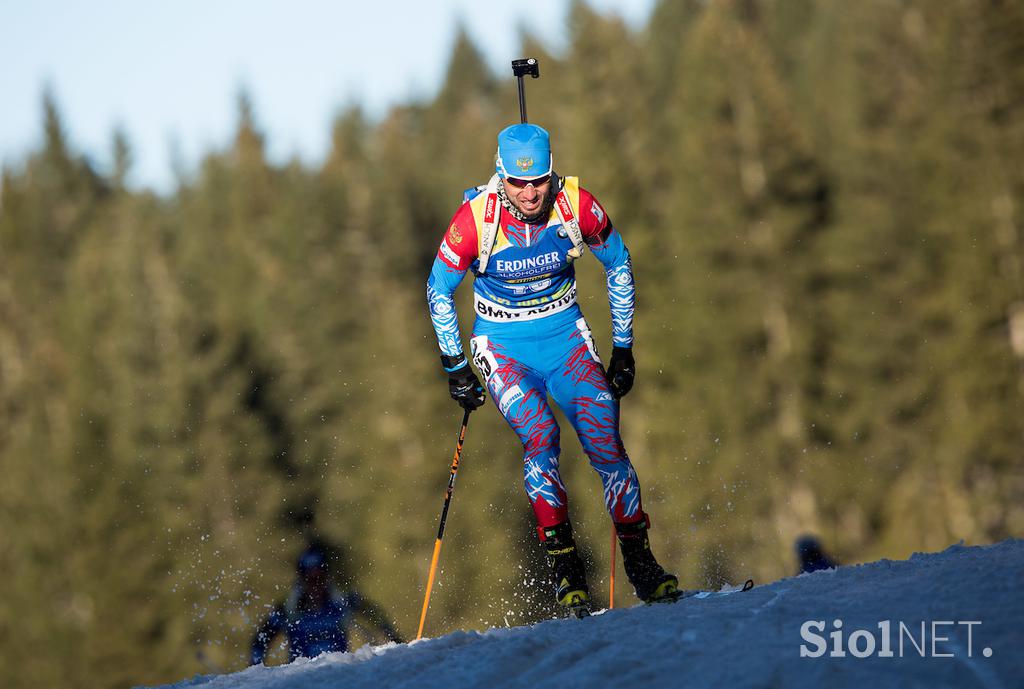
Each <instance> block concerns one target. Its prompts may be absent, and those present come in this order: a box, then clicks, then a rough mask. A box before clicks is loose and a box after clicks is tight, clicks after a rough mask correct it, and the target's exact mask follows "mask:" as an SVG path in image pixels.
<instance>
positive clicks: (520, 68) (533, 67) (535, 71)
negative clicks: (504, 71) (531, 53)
mask: <svg viewBox="0 0 1024 689" xmlns="http://www.w3.org/2000/svg"><path fill="white" fill-rule="evenodd" d="M512 74H514V75H516V79H518V80H519V120H520V121H521V122H522V123H523V124H526V89H525V88H524V87H523V77H525V76H526V75H527V74H529V75H530V76H531V77H533V78H534V79H536V78H537V77H539V76H540V63H538V62H537V58H535V57H528V58H524V59H522V60H512Z"/></svg>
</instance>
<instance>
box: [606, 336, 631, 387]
mask: <svg viewBox="0 0 1024 689" xmlns="http://www.w3.org/2000/svg"><path fill="white" fill-rule="evenodd" d="M635 377H636V363H635V362H634V361H633V350H632V349H629V348H628V347H612V360H611V362H610V363H609V364H608V373H607V378H608V387H610V388H611V389H612V395H614V396H615V399H621V398H623V397H625V396H626V393H628V392H629V391H630V390H632V389H633V378H635Z"/></svg>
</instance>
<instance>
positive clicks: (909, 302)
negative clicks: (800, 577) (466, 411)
mask: <svg viewBox="0 0 1024 689" xmlns="http://www.w3.org/2000/svg"><path fill="white" fill-rule="evenodd" d="M567 21H568V24H567V27H566V30H567V32H568V38H567V41H566V47H565V48H564V49H559V50H558V51H551V50H549V48H548V47H547V46H545V45H544V44H543V43H542V42H541V41H539V40H538V39H536V38H535V37H533V36H531V35H529V34H528V33H526V34H524V35H523V36H522V43H521V54H517V55H512V56H510V58H511V57H522V56H532V57H537V58H538V59H539V61H540V64H541V66H542V71H541V74H542V77H541V78H540V79H536V80H533V79H531V80H529V83H528V84H527V88H528V93H529V103H530V120H531V122H535V123H537V124H540V125H542V126H543V127H545V128H546V129H547V130H548V131H550V132H551V138H552V146H553V150H554V161H555V169H556V170H557V171H558V172H560V173H563V174H573V175H579V177H580V179H581V182H582V184H583V185H584V186H585V187H586V188H587V189H589V190H590V191H592V192H593V193H594V194H595V195H596V196H597V197H598V198H599V199H600V200H601V202H602V204H603V205H604V207H605V208H606V209H607V211H608V213H609V215H610V217H611V218H612V220H613V222H614V224H615V226H616V227H617V228H618V229H619V230H620V231H621V232H622V234H623V237H624V239H625V241H626V243H627V245H628V246H629V249H630V252H631V254H632V261H633V268H634V271H635V275H636V284H637V311H636V320H635V333H636V342H635V345H634V353H635V357H636V362H637V378H636V385H635V388H634V390H633V392H632V393H631V394H630V395H629V396H628V397H626V398H625V399H623V401H622V421H621V431H622V435H623V440H624V442H625V445H626V448H627V450H628V452H629V455H630V457H631V459H632V461H633V463H634V465H635V466H636V468H637V471H638V473H639V476H640V480H641V484H642V487H643V494H644V503H645V509H646V510H647V511H648V512H649V513H650V514H651V517H652V522H653V525H652V529H651V541H652V543H653V544H654V546H655V547H656V549H657V551H658V553H659V559H660V560H661V561H662V562H663V563H664V564H666V566H667V567H671V568H672V569H673V570H674V571H675V572H677V573H678V574H679V576H680V581H681V584H682V585H683V586H685V587H688V588H696V587H712V586H718V585H721V584H722V583H725V582H731V583H737V582H742V581H743V580H745V579H747V578H753V579H754V580H755V581H759V582H768V581H773V580H775V579H779V578H781V577H785V576H792V575H794V574H795V570H796V561H795V556H794V552H793V542H794V540H795V539H796V538H797V537H799V536H801V535H803V534H809V533H810V534H815V535H817V536H818V537H819V538H820V539H821V541H822V543H823V544H824V546H825V548H826V549H827V550H828V552H829V553H830V554H831V555H832V556H834V557H835V558H836V559H837V560H839V561H840V562H842V563H845V564H853V563H858V562H864V561H868V560H876V559H879V558H894V559H895V558H906V557H908V556H909V555H910V554H912V553H913V552H915V551H926V550H932V551H934V550H941V549H943V548H945V547H946V546H948V545H950V544H952V543H956V542H958V541H961V540H963V541H964V542H966V543H967V544H986V543H992V542H996V541H999V540H1003V539H1006V538H1011V537H1017V538H1019V537H1024V4H1021V3H1019V2H1009V1H1006V0H949V1H947V2H933V1H931V0H863V1H861V2H845V1H843V0H818V1H814V0H721V1H718V0H716V1H712V2H704V1H699V0H661V2H659V3H657V5H656V7H655V9H654V11H653V14H652V16H651V18H650V20H649V21H648V22H647V23H646V24H645V25H643V26H640V27H638V28H630V26H628V25H627V24H625V23H624V22H623V21H622V20H621V19H619V18H617V17H615V16H612V15H605V14H602V13H600V12H598V11H596V10H594V9H592V8H591V7H589V6H588V5H587V4H585V3H584V2H582V1H577V2H574V3H573V5H572V8H571V10H570V13H569V15H568V20H567ZM367 59H372V56H367ZM324 68H325V69H329V68H330V66H329V65H325V66H324ZM40 94H41V95H40V109H39V127H40V131H41V132H42V133H43V134H42V136H41V137H40V142H41V143H40V145H39V147H38V148H37V149H36V150H33V151H31V152H30V153H28V154H27V155H25V156H24V157H23V158H21V159H20V160H16V161H11V162H10V163H8V164H6V165H5V167H4V168H3V171H2V182H0V467H2V477H3V480H2V481H0V523H2V527H0V529H2V530H0V580H2V581H3V584H4V595H3V596H2V597H0V666H2V667H4V668H6V670H5V678H4V681H3V682H2V683H3V684H4V686H6V687H10V688H11V689H29V688H32V689H35V688H38V687H66V688H82V689H97V688H100V689H102V688H105V687H125V686H131V685H135V684H154V683H160V682H171V681H177V680H179V679H181V678H184V677H188V676H192V675H195V674H197V673H205V672H210V671H212V670H211V668H219V669H223V670H238V669H241V668H242V667H244V666H245V665H246V663H247V658H248V646H249V642H250V639H251V638H252V634H253V630H254V628H255V625H256V624H257V623H258V622H259V621H260V619H261V618H262V617H263V616H264V615H266V613H267V611H268V609H269V607H268V606H270V605H272V604H273V603H274V602H276V601H278V600H280V599H281V598H283V597H284V596H285V595H286V594H287V591H288V588H289V586H290V584H291V582H292V580H293V577H294V571H295V557H296V556H297V554H298V553H299V552H300V551H301V549H302V547H303V545H304V543H305V542H306V541H307V540H308V539H311V538H317V539H322V540H324V541H326V542H327V543H330V544H332V546H333V547H334V548H335V550H336V553H337V555H338V562H339V563H340V566H339V567H338V568H337V570H336V576H337V578H338V580H339V585H341V586H343V587H346V588H355V589H358V590H359V591H360V592H361V593H362V594H363V595H365V596H366V597H367V598H368V599H372V600H373V601H375V602H377V603H378V604H379V605H380V607H381V609H382V610H384V611H385V612H386V613H387V615H388V616H389V617H390V619H391V620H392V621H393V622H394V623H395V624H396V625H397V627H398V629H399V630H400V631H401V633H402V634H403V635H404V636H405V637H406V638H407V639H408V638H412V637H413V636H414V635H415V631H416V625H417V622H418V617H419V613H420V606H421V602H422V597H423V591H424V586H425V583H426V578H427V570H428V566H429V563H430V551H431V547H432V546H433V543H434V538H435V536H436V531H437V524H438V515H439V511H440V508H441V505H442V503H443V500H444V490H445V486H446V484H447V481H448V476H449V465H450V463H451V460H452V452H453V449H454V445H455V441H456V439H457V435H458V430H459V422H460V420H461V418H462V410H461V409H459V408H458V406H457V405H456V404H455V403H454V402H452V401H451V399H450V398H449V396H448V390H447V379H446V376H445V374H444V372H443V370H442V369H441V367H440V365H439V360H438V355H439V351H438V347H437V341H436V338H435V335H434V332H433V329H432V327H431V322H430V318H429V314H428V310H427V306H426V301H425V296H424V293H425V283H426V278H427V274H428V272H429V270H430V266H431V263H432V261H433V259H434V256H435V254H436V252H437V249H438V244H439V242H440V240H441V237H442V236H443V233H444V232H445V230H446V228H447V227H448V224H449V222H450V219H451V217H452V215H453V214H454V213H455V211H456V209H457V208H458V206H459V203H460V202H461V198H462V191H463V189H465V188H466V187H469V186H472V185H476V184H483V183H485V182H486V181H487V179H488V177H489V176H490V175H491V173H492V172H493V161H494V150H495V136H496V134H497V132H498V131H499V130H500V129H501V128H502V127H504V126H505V125H507V124H511V123H513V122H517V121H518V116H519V112H518V105H517V96H516V82H515V79H514V78H513V77H512V75H511V70H508V69H507V68H506V69H503V70H502V71H501V72H500V73H496V72H495V70H494V69H493V68H492V67H491V66H489V65H488V63H487V62H486V61H485V60H484V59H483V56H482V53H481V50H480V46H478V45H476V44H475V43H474V41H473V39H472V38H471V37H470V36H469V35H468V34H467V33H466V32H463V33H462V34H461V35H460V36H459V38H458V39H457V41H456V42H455V44H454V45H453V47H452V49H451V54H450V59H449V63H448V68H447V72H446V76H445V79H444V82H443V84H442V85H441V86H440V88H439V90H438V91H437V92H436V94H435V95H433V96H432V97H430V98H429V99H427V98H425V99H423V100H420V101H416V102H407V103H404V104H401V105H398V106H395V107H392V108H391V109H389V110H388V111H387V112H386V113H385V114H383V115H382V116H380V117H370V116H368V115H367V114H366V113H365V112H364V110H362V109H361V107H360V104H359V103H358V102H351V103H348V104H345V103H339V110H338V115H337V117H336V118H335V119H334V121H333V122H324V127H325V128H328V129H329V130H330V132H331V138H330V148H329V150H327V151H324V152H323V157H322V161H320V162H318V163H316V164H310V163H308V162H302V161H300V160H298V159H295V160H291V161H288V160H280V161H272V160H270V159H268V156H267V155H266V151H265V146H266V144H267V142H266V137H265V134H264V133H263V131H262V130H261V126H260V103H259V102H255V100H254V99H252V98H250V97H249V96H248V95H246V92H245V90H244V88H242V89H241V90H240V95H239V96H238V98H237V125H236V127H235V131H234V134H233V137H232V138H231V139H230V140H226V141H223V142H221V143H220V144H219V145H217V146H215V147H213V148H212V149H211V150H209V151H207V152H206V153H205V155H204V156H203V157H202V159H201V161H199V162H198V163H197V164H196V165H195V166H194V167H190V168H186V167H183V168H182V169H178V170H176V171H175V182H174V184H173V186H172V188H171V189H170V190H169V191H167V192H160V193H158V192H156V191H153V190H150V189H147V188H145V187H140V186H135V185H133V184H131V183H130V178H131V173H132V157H133V156H132V142H131V139H130V136H129V134H128V133H126V132H125V131H123V130H121V129H115V128H113V127H112V131H111V136H110V147H111V148H110V150H111V152H110V154H109V155H108V156H105V158H109V159H110V160H112V161H113V164H111V165H98V164H96V163H95V162H93V160H92V158H91V157H90V152H86V151H83V150H81V149H80V148H78V147H77V146H76V145H75V142H74V141H73V140H72V138H71V137H70V136H69V134H68V123H66V122H65V121H64V119H63V115H62V112H61V107H60V97H61V94H60V93H55V92H52V91H45V92H44V91H43V89H42V88H41V89H40ZM230 95H231V94H225V97H226V98H230ZM577 265H578V276H579V286H580V295H581V297H580V299H581V304H582V307H583V310H584V313H585V314H586V315H587V317H588V320H589V322H590V325H591V326H592V328H593V330H594V334H595V338H596V342H597V346H598V349H599V350H600V351H601V352H602V353H604V352H609V353H610V351H611V339H610V337H611V325H610V322H609V318H608V302H607V291H606V288H605V283H604V273H603V271H602V269H601V266H600V264H599V263H598V262H597V261H596V260H594V259H593V257H584V258H583V259H581V260H580V262H579V263H578V264H577ZM469 282H470V279H467V280H466V282H464V283H463V286H462V288H461V289H460V291H459V293H458V304H459V310H460V314H461V318H460V321H461V325H462V331H463V336H464V338H468V334H469V332H470V330H471V327H472V317H473V313H472V302H471V287H470V286H469ZM562 428H563V433H562V457H561V466H562V473H563V478H564V479H565V480H566V482H567V486H568V489H569V495H570V496H571V502H570V513H571V515H572V519H573V522H574V525H575V527H576V531H577V538H578V540H579V541H580V543H581V545H582V547H583V549H584V551H585V556H586V559H587V561H588V564H589V565H590V566H591V573H590V580H591V588H592V590H593V591H594V592H595V593H596V597H597V599H598V602H599V603H600V604H601V605H602V606H603V605H606V604H607V585H608V568H609V538H610V536H609V534H610V530H609V529H610V527H609V520H608V516H607V513H606V512H605V511H604V504H603V499H602V494H601V485H600V482H599V481H598V479H597V477H596V475H595V474H594V472H593V470H592V469H591V468H590V467H589V465H588V463H587V461H586V457H585V456H584V455H583V453H582V450H581V448H580V445H579V443H578V441H577V440H576V437H575V435H574V434H573V433H572V432H571V428H570V427H569V426H568V425H567V424H566V423H565V421H564V419H562ZM542 556H543V552H542V549H541V547H540V546H539V545H538V543H537V538H536V533H535V531H534V524H533V517H532V513H531V511H530V508H529V503H528V501H527V499H526V496H525V494H524V490H523V476H522V447H521V445H520V444H519V443H518V441H517V439H516V437H515V435H514V434H513V433H512V431H511V430H510V429H509V428H508V426H507V425H506V424H505V422H504V420H503V419H502V418H501V416H500V414H499V413H498V411H497V410H496V409H495V407H494V405H493V402H492V401H491V400H488V403H487V405H486V406H485V407H483V408H482V409H481V410H480V411H478V412H476V413H474V414H473V415H472V420H471V423H470V424H469V428H468V432H467V435H466V441H465V449H464V451H463V455H462V462H461V466H460V469H459V474H458V486H457V489H456V491H455V494H454V496H453V500H452V506H451V512H450V514H449V517H448V523H447V527H446V532H445V541H444V550H443V552H442V555H441V569H440V572H439V575H438V583H437V584H436V585H435V588H434V591H433V596H432V599H431V607H430V616H429V617H428V634H430V635H432V636H436V635H439V634H442V633H447V632H450V631H454V630H457V629H485V628H488V627H493V626H505V625H515V624H525V623H529V622H534V621H537V620H539V619H543V618H545V617H546V616H550V615H551V614H552V613H551V602H550V601H549V598H550V597H551V596H550V591H549V587H548V585H547V584H546V583H544V582H545V577H546V576H547V575H546V570H545V567H544V561H543V557H542ZM619 572H620V576H619V577H618V578H619V582H620V583H619V585H618V592H617V601H616V605H633V604H634V603H635V602H636V601H635V599H633V598H632V593H631V591H629V590H628V584H626V583H625V577H624V576H622V575H621V563H620V570H619ZM357 636H358V635H357ZM365 640H366V641H370V640H371V639H370V638H367V639H365ZM378 641H379V640H378ZM360 643H362V642H357V644H356V645H359V644H360ZM275 648H276V650H275V651H274V654H273V656H272V662H282V661H283V660H284V659H285V658H286V655H285V654H284V652H283V651H282V650H281V649H280V648H277V647H276V646H275Z"/></svg>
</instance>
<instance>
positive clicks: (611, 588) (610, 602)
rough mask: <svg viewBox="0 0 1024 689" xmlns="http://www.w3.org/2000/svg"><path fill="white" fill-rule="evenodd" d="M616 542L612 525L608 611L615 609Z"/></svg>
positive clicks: (613, 525)
mask: <svg viewBox="0 0 1024 689" xmlns="http://www.w3.org/2000/svg"><path fill="white" fill-rule="evenodd" d="M616 540H618V539H617V538H616V533H615V524H612V557H611V561H612V573H611V576H610V577H608V609H609V610H614V609H615V541H616Z"/></svg>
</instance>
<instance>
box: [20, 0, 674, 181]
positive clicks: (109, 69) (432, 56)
mask: <svg viewBox="0 0 1024 689" xmlns="http://www.w3.org/2000/svg"><path fill="white" fill-rule="evenodd" d="M588 2H589V4H590V5H591V6H593V7H595V8H596V9H598V10H600V11H602V12H615V13H617V14H619V15H620V16H623V17H624V18H625V19H626V20H627V22H628V23H629V24H630V25H631V26H633V27H635V28H639V27H641V26H642V25H643V24H644V22H645V21H646V20H647V17H648V16H649V13H650V11H651V8H652V6H653V4H654V0H628V1H625V2H624V1H622V0H620V1H619V2H615V1H614V0H588ZM568 7H569V1H568V0H535V2H533V3H520V4H514V3H509V2H503V3H487V2H480V1H479V0H476V1H475V2H474V1H471V0H435V1H434V2H422V1H421V2H411V1H406V0H397V1H394V2H372V1H371V2H315V1H312V0H297V1H292V2H288V3H284V2H262V1H260V0H250V1H249V2H242V1H240V0H223V1H220V2H218V1H216V0H206V1H205V2H203V1H200V0H174V1H173V2H171V1H166V2H156V1H154V0H151V1H149V2H145V1H142V2H140V1H136V2H131V1H129V0H123V1H122V2H114V1H113V0H92V1H90V2H71V1H70V0H66V1H64V2H54V1H52V0H42V1H38V0H34V1H32V2H16V1H15V0H0V64H3V65H4V69H3V70H0V103H2V105H0V162H2V163H3V164H4V165H16V164H17V163H18V161H20V160H22V159H23V158H24V156H25V154H26V153H27V152H28V151H29V150H31V149H32V148H34V147H36V146H38V144H39V141H40V139H41V119H42V118H41V100H42V93H43V90H44V88H45V87H46V86H47V85H49V87H50V88H51V89H52V91H53V93H54V95H55V96H56V99H57V103H58V105H59V107H60V111H61V114H62V115H63V118H64V122H65V125H66V126H67V128H68V131H69V134H70V136H71V140H72V144H73V145H74V146H75V147H76V148H78V149H79V150H84V151H85V152H86V153H88V154H89V156H90V158H91V159H92V160H94V161H95V162H96V163H97V164H99V165H100V166H103V165H105V164H107V163H108V161H109V151H110V148H111V147H110V141H111V137H112V132H113V130H114V128H115V126H120V127H122V128H123V129H124V130H125V131H126V132H127V134H128V138H129V140H130V142H131V144H132V146H133V156H134V160H135V165H134V169H133V175H132V178H131V182H132V183H133V184H134V185H135V186H140V185H144V186H153V187H156V188H158V189H161V188H162V189H166V188H167V187H168V186H169V185H170V183H171V162H170V161H171V151H172V149H177V151H178V152H179V155H180V157H181V158H182V159H183V160H184V162H185V164H186V165H187V166H191V165H194V164H195V162H196V161H197V159H198V157H199V156H200V155H201V154H202V153H203V152H206V151H208V150H209V149H211V148H212V147H215V146H222V145H224V144H225V143H226V142H227V141H228V137H229V136H230V133H231V131H232V129H233V127H234V123H235V117H236V97H237V94H238V91H239V88H240V87H242V86H244V87H245V88H246V89H247V91H248V92H249V94H250V95H251V96H252V100H253V103H254V106H255V108H256V115H257V121H258V122H259V124H260V126H261V127H262V129H263V130H264V131H265V132H266V133H267V138H268V146H269V151H270V155H271V157H272V158H274V159H277V160H281V159H285V158H287V157H288V156H290V155H292V154H296V153H297V154H299V155H300V156H301V157H302V158H303V159H304V160H307V161H311V162H313V161H316V160H318V159H319V156H320V154H321V153H322V152H323V151H325V150H326V147H327V141H328V137H329V133H330V122H331V118H332V116H333V115H334V113H335V112H337V110H338V109H339V108H341V107H344V106H345V105H348V104H351V103H353V102H359V103H361V104H363V105H364V106H365V108H366V109H367V111H368V112H369V113H370V114H371V115H379V114H381V113H382V112H384V111H385V110H386V109H387V107H388V106H389V105H391V104H394V103H399V102H404V101H408V100H410V99H413V98H429V97H430V96H432V95H433V94H434V93H435V92H436V89H437V87H438V85H439V82H440V79H441V78H442V76H443V74H444V70H445V68H446V66H447V60H448V57H449V55H450V51H451V46H452V42H453V41H454V38H455V33H456V28H457V26H458V24H459V22H461V23H462V24H463V25H464V26H466V27H467V28H468V29H469V30H470V32H471V35H473V36H474V37H475V40H476V42H477V45H478V46H479V47H480V48H481V49H482V50H483V51H484V53H485V55H486V57H487V60H488V63H489V64H490V65H491V67H492V68H493V69H495V70H509V71H510V69H509V67H508V63H509V60H511V59H512V58H515V57H522V56H521V55H519V54H518V53H517V51H518V50H519V36H520V32H519V27H525V28H527V29H528V30H529V31H530V32H531V33H533V34H534V35H537V36H539V37H540V38H541V39H542V40H543V41H544V42H545V44H546V45H547V46H549V47H550V48H551V49H552V50H555V51H557V50H559V49H560V48H562V47H564V45H565V39H564V29H565V20H566V17H567V13H568ZM326 66H330V67H326ZM499 73H501V72H500V71H499ZM541 73H542V74H543V66H542V72H541ZM509 78H510V79H511V75H510V76H509Z"/></svg>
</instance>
